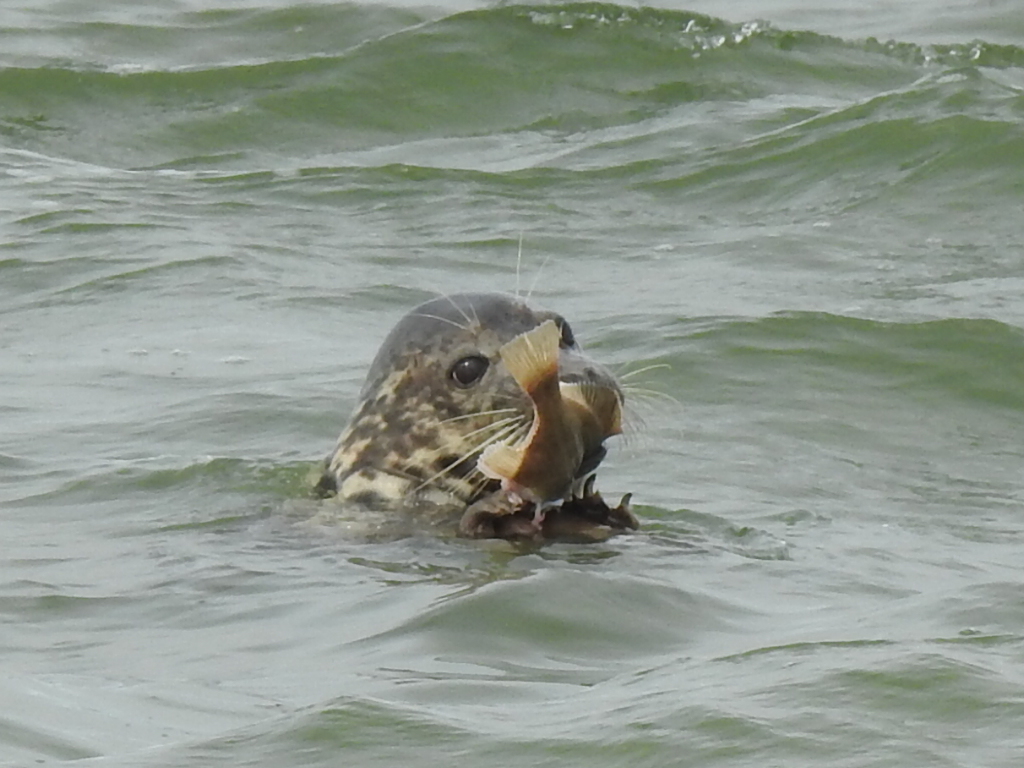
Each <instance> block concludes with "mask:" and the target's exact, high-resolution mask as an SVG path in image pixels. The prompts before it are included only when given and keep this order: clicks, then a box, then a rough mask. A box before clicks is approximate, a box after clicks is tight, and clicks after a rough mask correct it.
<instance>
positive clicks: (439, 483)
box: [317, 293, 621, 511]
mask: <svg viewBox="0 0 1024 768" xmlns="http://www.w3.org/2000/svg"><path fill="white" fill-rule="evenodd" d="M548 320H552V321H554V323H555V324H556V325H557V327H558V329H559V343H558V346H559V351H558V357H559V360H558V369H559V379H560V380H561V381H563V382H566V383H579V384H584V385H588V386H591V385H592V386H598V387H603V388H608V389H610V390H613V391H614V392H615V393H616V394H617V396H618V398H619V402H621V390H620V388H619V386H618V384H617V382H616V381H615V378H614V376H612V375H611V373H610V372H608V371H607V370H605V369H604V368H603V367H601V366H599V365H597V364H596V363H594V362H593V361H592V360H590V359H589V358H588V357H586V356H585V355H584V354H583V352H582V351H581V350H580V347H579V345H578V344H577V343H576V339H575V337H574V336H573V333H572V329H571V328H570V326H569V324H568V323H567V322H566V320H565V318H563V317H562V316H561V315H558V314H556V313H554V312H547V311H541V310H534V309H532V308H531V307H529V306H528V305H527V304H525V303H524V302H522V301H520V300H519V299H516V298H514V297H512V296H508V295H505V294H497V293H467V294H456V295H453V296H444V297H440V298H436V299H432V300H430V301H427V302H425V303H424V304H421V305H420V306H418V307H416V308H414V309H413V310H411V311H410V312H409V313H408V314H407V315H406V316H405V317H403V318H402V319H401V320H400V321H399V322H398V324H397V325H396V326H395V327H394V329H392V331H391V332H390V333H389V334H388V336H387V338H386V339H385V341H384V343H383V345H382V346H381V348H380V351H379V352H378V353H377V356H376V358H375V359H374V361H373V363H372V364H371V366H370V370H369V372H368V374H367V377H366V382H365V383H364V384H363V388H362V390H361V391H360V393H359V402H358V404H357V406H356V409H355V412H354V413H353V415H352V418H351V420H350V421H349V424H348V425H347V426H346V427H345V429H344V430H343V432H342V433H341V437H340V438H339V439H338V445H337V447H336V449H335V450H334V452H333V453H332V454H331V455H330V456H329V457H328V459H327V461H326V464H325V468H324V472H323V474H322V476H321V479H320V482H319V484H318V486H317V488H318V490H319V491H320V493H321V494H322V495H324V496H337V498H338V499H339V500H341V501H342V502H344V503H351V504H358V505H362V506H370V507H373V508H383V509H389V508H404V509H412V510H416V509H417V508H419V507H424V506H434V507H436V506H442V507H447V508H450V509H451V508H454V509H456V510H458V511H461V510H464V509H465V508H466V507H467V506H469V505H470V504H473V503H474V502H476V501H478V500H480V499H481V498H483V497H484V496H486V495H487V494H491V493H494V492H495V491H497V490H498V489H499V487H500V483H499V481H497V480H495V479H493V478H489V477H487V476H485V475H484V474H483V473H482V472H480V470H479V469H478V467H477V460H478V459H479V457H480V454H481V453H482V452H483V450H484V449H485V448H486V447H487V446H488V445H491V444H493V443H497V442H505V441H509V440H513V439H516V438H519V437H522V436H523V435H525V434H526V433H527V432H528V431H529V429H530V426H531V421H532V419H533V405H532V402H531V400H530V397H529V395H528V394H527V393H526V392H524V391H523V389H522V388H521V387H520V386H519V385H518V384H517V382H516V380H515V379H514V378H513V376H512V375H511V374H510V373H509V371H508V370H507V369H506V368H505V365H504V363H503V362H502V359H501V354H500V350H501V348H502V347H503V346H504V345H505V344H507V343H508V342H509V341H511V340H512V339H514V338H515V337H517V336H519V335H521V334H523V333H525V332H527V331H530V330H531V329H534V328H536V327H538V326H540V325H541V324H542V323H544V322H545V321H548ZM608 436H609V435H597V436H594V437H593V438H591V439H590V441H589V443H588V444H587V445H586V447H585V450H584V452H583V455H582V458H581V460H580V463H579V466H578V468H577V471H576V477H577V478H579V485H580V487H582V485H583V482H584V481H585V480H586V478H587V477H588V476H589V475H591V474H592V473H593V472H594V470H595V469H596V468H597V466H598V464H599V463H600V462H601V459H603V458H604V455H605V453H606V449H605V447H604V445H603V441H604V439H605V438H606V437H608Z"/></svg>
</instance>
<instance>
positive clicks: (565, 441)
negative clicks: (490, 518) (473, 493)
mask: <svg viewBox="0 0 1024 768" xmlns="http://www.w3.org/2000/svg"><path fill="white" fill-rule="evenodd" d="M560 338H561V330H560V329H559V327H558V325H556V324H555V322H554V321H553V320H548V321H546V322H544V323H542V324H541V325H539V326H537V327H536V328H534V329H532V330H530V331H527V332H526V333H523V334H520V335H519V336H517V337H515V338H514V339H512V340H511V341H510V342H508V343H507V344H505V345H504V346H503V347H502V348H501V350H500V351H499V353H500V356H501V359H502V362H503V363H504V364H505V367H506V368H507V369H508V371H509V373H510V374H511V375H512V377H513V378H514V379H515V380H516V382H517V383H518V384H519V386H520V387H522V389H523V390H524V391H525V392H526V393H527V395H529V397H530V400H531V401H532V403H533V407H534V418H533V423H532V424H531V426H530V430H529V432H528V433H527V434H526V436H525V437H523V438H522V439H521V440H519V441H518V442H516V443H515V444H512V445H509V444H507V443H497V444H495V445H491V446H488V447H487V448H486V449H485V450H484V451H483V453H482V454H481V456H480V458H479V460H478V462H477V466H478V467H479V469H480V471H481V472H483V473H484V474H485V475H487V476H488V477H491V478H495V479H499V480H501V481H502V487H503V489H505V490H506V491H507V492H509V493H511V494H514V495H515V496H517V497H519V498H520V499H522V500H523V501H526V502H532V503H534V504H536V505H537V509H538V511H540V510H542V509H544V508H545V507H547V506H550V505H552V504H556V503H558V502H560V501H562V500H563V499H565V498H566V497H567V496H568V495H569V494H570V493H571V490H572V487H573V484H574V482H575V481H576V480H577V473H578V471H579V469H580V466H581V464H582V463H583V460H584V457H585V456H587V454H588V453H590V452H591V451H594V450H596V449H599V448H600V446H601V444H602V443H603V442H604V440H605V439H606V438H607V437H609V436H610V435H614V434H618V433H619V432H621V431H622V428H621V426H622V425H621V395H620V394H619V392H618V391H617V390H615V389H612V388H609V387H606V386H600V385H597V384H590V383H577V382H564V381H560V380H559V366H558V361H559V340H560Z"/></svg>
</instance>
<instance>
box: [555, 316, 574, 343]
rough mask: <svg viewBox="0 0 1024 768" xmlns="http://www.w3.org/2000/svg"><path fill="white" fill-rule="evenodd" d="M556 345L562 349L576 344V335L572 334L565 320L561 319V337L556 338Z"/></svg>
mask: <svg viewBox="0 0 1024 768" xmlns="http://www.w3.org/2000/svg"><path fill="white" fill-rule="evenodd" d="M558 346H560V347H561V348H562V349H568V348H569V347H575V346H576V337H575V336H573V335H572V328H570V327H569V323H567V322H566V321H565V320H563V321H562V338H561V339H559V340H558Z"/></svg>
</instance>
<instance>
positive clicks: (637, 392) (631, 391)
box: [622, 384, 682, 407]
mask: <svg viewBox="0 0 1024 768" xmlns="http://www.w3.org/2000/svg"><path fill="white" fill-rule="evenodd" d="M622 391H623V392H625V393H626V394H628V395H630V396H631V397H633V398H635V399H636V400H640V401H645V400H646V401H648V402H651V401H654V400H660V401H661V402H665V403H671V404H672V405H675V406H678V407H682V403H680V402H679V400H678V399H676V398H675V397H673V396H672V395H669V394H667V393H665V392H659V391H658V390H656V389H648V388H647V387H638V386H636V385H635V384H633V385H624V386H623V387H622Z"/></svg>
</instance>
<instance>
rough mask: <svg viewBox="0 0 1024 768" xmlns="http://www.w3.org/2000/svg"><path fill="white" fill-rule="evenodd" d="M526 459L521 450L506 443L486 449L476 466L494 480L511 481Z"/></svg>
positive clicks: (496, 444)
mask: <svg viewBox="0 0 1024 768" xmlns="http://www.w3.org/2000/svg"><path fill="white" fill-rule="evenodd" d="M524 457H525V454H524V453H523V451H522V450H520V449H517V448H513V447H512V446H511V445H505V443H495V444H494V445H489V446H487V447H486V448H484V452H483V453H481V454H480V458H479V459H477V462H476V466H477V468H478V469H479V470H480V471H481V472H483V473H484V474H485V475H486V476H487V477H490V478H492V479H494V480H509V479H511V478H513V477H515V474H516V472H518V471H519V467H520V466H521V465H522V463H523V458H524Z"/></svg>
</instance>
